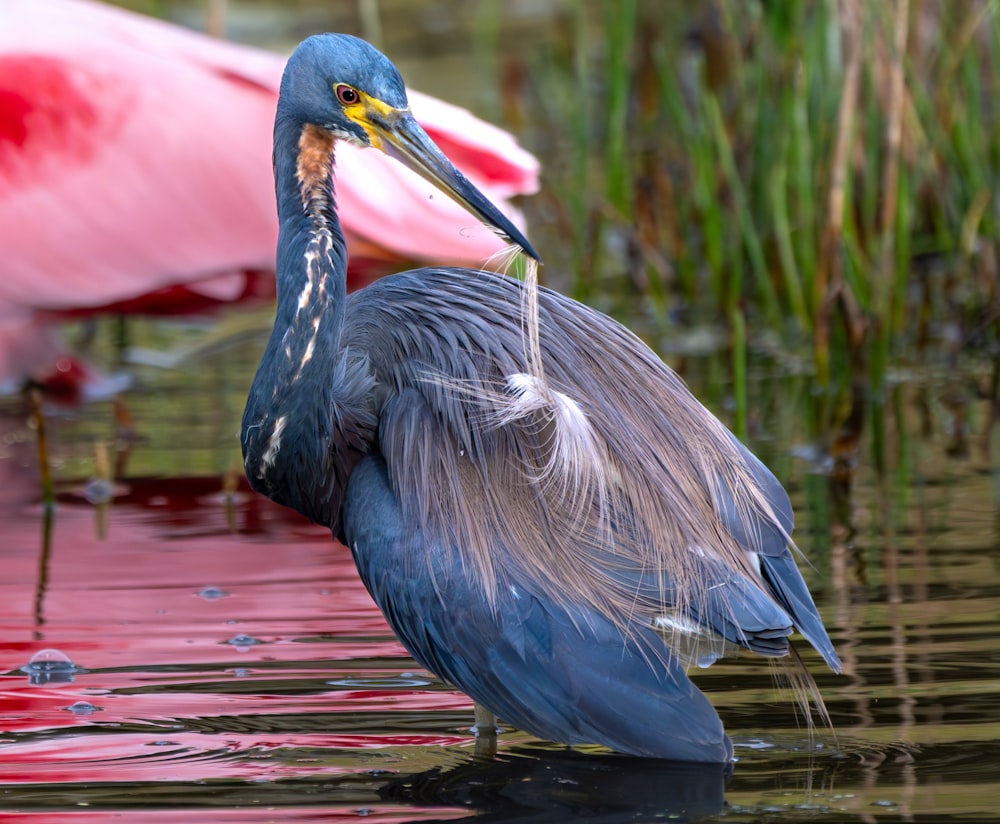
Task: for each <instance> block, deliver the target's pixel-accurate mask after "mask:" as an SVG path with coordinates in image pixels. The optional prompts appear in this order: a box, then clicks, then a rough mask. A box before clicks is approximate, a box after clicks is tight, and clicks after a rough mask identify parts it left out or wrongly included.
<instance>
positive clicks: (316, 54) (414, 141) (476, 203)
mask: <svg viewBox="0 0 1000 824" xmlns="http://www.w3.org/2000/svg"><path fill="white" fill-rule="evenodd" d="M278 116H279V118H281V117H288V118H292V119H294V120H295V121H296V122H299V123H302V124H303V125H311V126H313V127H318V128H320V129H323V130H324V131H326V132H328V133H329V134H330V135H331V136H332V137H333V138H335V139H337V140H345V141H347V142H348V143H353V144H354V145H356V146H362V147H369V146H370V147H373V148H376V149H379V150H380V151H382V152H385V153H386V154H387V155H389V156H390V157H394V158H395V159H396V160H398V161H400V162H401V163H403V164H404V165H405V166H407V167H409V168H410V169H412V170H413V171H415V172H417V174H419V175H421V176H422V177H424V178H425V179H426V180H428V181H430V182H431V183H433V184H434V185H435V186H437V187H438V188H439V189H440V190H441V191H443V192H444V193H445V194H447V195H449V196H450V197H452V198H454V199H455V200H456V201H457V202H458V203H460V204H461V205H462V206H464V207H465V208H466V209H468V210H469V211H470V212H472V213H473V214H474V215H476V217H478V218H479V219H480V220H482V221H483V222H484V223H485V224H486V225H487V226H489V227H491V228H492V229H493V230H494V231H495V232H497V233H498V234H499V235H500V236H501V237H506V238H508V239H509V240H511V241H512V242H513V243H516V244H517V245H518V246H520V247H521V248H522V249H523V250H524V251H525V253H526V254H528V255H530V256H531V257H533V258H535V259H536V260H537V259H538V254H537V253H536V252H535V250H534V249H533V248H532V246H531V244H530V243H529V242H528V241H527V239H526V238H525V237H524V236H523V235H522V234H521V232H520V231H519V230H518V229H517V227H516V226H514V225H513V224H512V223H511V222H510V221H509V220H508V219H507V218H506V217H504V216H503V214H501V213H500V211H499V209H497V208H496V206H494V205H493V204H492V203H491V202H490V201H489V200H488V199H487V198H486V196H485V195H483V194H482V193H481V192H480V191H479V190H478V189H477V188H476V187H475V186H473V185H472V184H471V183H470V182H469V181H468V180H467V179H466V178H465V176H464V175H463V174H462V173H461V172H460V171H459V170H458V169H456V168H455V166H454V165H453V164H452V163H451V161H449V160H448V158H446V157H445V156H444V154H443V153H442V152H441V150H440V149H439V148H438V147H437V146H436V145H435V144H434V141H432V140H431V139H430V137H429V136H428V135H427V133H426V132H425V131H424V130H423V128H422V127H421V126H420V124H419V123H417V121H416V120H415V119H414V118H413V115H412V114H410V108H409V103H408V102H407V99H406V87H405V86H404V85H403V79H402V77H400V75H399V72H398V71H397V70H396V67H395V66H393V65H392V63H390V62H389V60H388V59H387V58H386V57H385V55H383V54H382V53H381V52H380V51H378V49H376V48H375V47H373V46H372V45H370V44H369V43H366V42H365V41H364V40H361V39H359V38H357V37H352V36H351V35H349V34H318V35H315V36H313V37H310V38H308V39H306V40H304V41H303V42H302V43H301V44H300V45H299V47H298V48H297V49H296V50H295V52H294V53H293V54H292V56H291V57H290V58H289V60H288V65H287V66H286V67H285V74H284V77H283V78H282V81H281V95H280V99H279V103H278Z"/></svg>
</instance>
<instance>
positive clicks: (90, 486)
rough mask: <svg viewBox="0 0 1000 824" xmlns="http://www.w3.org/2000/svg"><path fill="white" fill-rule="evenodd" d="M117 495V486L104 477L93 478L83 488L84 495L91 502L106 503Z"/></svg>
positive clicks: (96, 504)
mask: <svg viewBox="0 0 1000 824" xmlns="http://www.w3.org/2000/svg"><path fill="white" fill-rule="evenodd" d="M114 496H115V487H114V484H112V483H111V481H109V480H106V479H104V478H91V479H90V480H89V481H87V485H86V486H85V487H84V488H83V497H84V499H85V500H86V501H87V503H89V504H93V505H94V506H98V505H100V504H106V503H108V502H110V501H111V499H112V498H113V497H114Z"/></svg>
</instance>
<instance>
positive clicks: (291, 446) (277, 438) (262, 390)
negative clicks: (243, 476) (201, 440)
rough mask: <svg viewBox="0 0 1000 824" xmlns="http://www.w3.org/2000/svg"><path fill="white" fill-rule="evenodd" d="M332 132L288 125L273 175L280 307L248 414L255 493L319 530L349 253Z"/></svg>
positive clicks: (245, 435) (245, 431)
mask: <svg viewBox="0 0 1000 824" xmlns="http://www.w3.org/2000/svg"><path fill="white" fill-rule="evenodd" d="M333 148H334V140H333V137H332V136H331V135H330V134H329V132H327V131H325V130H323V129H319V128H316V127H313V126H310V125H307V124H301V123H299V124H296V123H294V122H292V121H286V120H283V119H282V118H281V116H280V115H279V118H278V120H277V122H276V124H275V143H274V174H275V191H276V195H277V202H278V217H279V220H280V229H279V238H278V256H277V261H276V277H277V307H276V312H275V323H274V331H273V332H272V334H271V338H270V340H269V341H268V344H267V348H266V349H265V351H264V355H263V357H262V359H261V363H260V366H259V367H258V369H257V374H256V376H255V377H254V381H253V385H252V386H251V389H250V397H249V398H248V400H247V407H246V410H245V412H244V415H243V428H242V433H241V434H242V445H243V455H244V463H245V469H246V472H247V477H248V479H249V480H250V483H251V486H253V487H254V488H255V489H256V490H257V491H259V492H261V493H263V494H265V495H267V496H268V497H270V498H272V499H273V500H276V501H278V502H279V503H282V504H285V505H286V506H290V507H292V508H293V509H296V510H298V511H299V512H302V513H303V514H305V515H306V516H308V517H310V518H311V519H312V520H314V521H317V522H320V523H327V524H330V523H332V518H333V515H334V513H331V512H330V511H329V503H328V500H329V496H328V495H326V494H325V493H323V492H322V490H317V489H315V488H314V486H315V484H316V482H317V480H316V479H317V478H322V477H324V473H325V475H326V477H331V476H332V473H331V472H329V471H328V470H327V469H326V467H325V464H326V463H327V462H329V460H330V455H331V443H332V441H333V438H334V433H333V432H332V431H331V427H332V420H331V418H332V409H333V406H334V403H335V400H334V399H333V398H332V397H331V392H332V391H334V387H332V386H331V380H332V375H333V373H334V372H335V368H336V364H337V363H338V361H339V359H340V356H341V334H342V329H343V324H344V302H345V298H346V277H347V252H346V248H345V244H344V237H343V234H342V232H341V230H340V223H339V221H338V219H337V212H336V203H335V200H334V187H333V168H332V167H333Z"/></svg>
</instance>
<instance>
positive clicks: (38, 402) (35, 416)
mask: <svg viewBox="0 0 1000 824" xmlns="http://www.w3.org/2000/svg"><path fill="white" fill-rule="evenodd" d="M28 403H29V405H30V406H31V425H32V427H33V428H34V430H35V442H36V444H37V448H38V474H39V477H40V479H41V484H42V504H43V505H44V507H45V512H46V515H47V516H48V517H51V514H52V510H54V509H55V505H56V495H55V487H54V486H53V485H52V469H51V467H50V465H49V442H48V439H47V438H46V437H45V412H44V410H43V409H42V393H41V392H40V391H39V390H38V389H36V388H35V387H32V388H30V389H29V390H28Z"/></svg>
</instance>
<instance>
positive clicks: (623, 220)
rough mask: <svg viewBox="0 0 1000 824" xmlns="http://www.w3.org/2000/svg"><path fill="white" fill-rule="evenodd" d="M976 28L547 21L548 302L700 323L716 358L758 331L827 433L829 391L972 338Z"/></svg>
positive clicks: (983, 275) (780, 13)
mask: <svg viewBox="0 0 1000 824" xmlns="http://www.w3.org/2000/svg"><path fill="white" fill-rule="evenodd" d="M997 13H998V9H997V3H996V2H991V0H969V2H966V3H938V4H926V3H923V4H917V3H908V2H901V0H893V2H888V3H869V2H863V0H840V2H834V0H801V1H800V2H789V3H757V2H744V1H743V0H717V2H715V3H714V4H696V3H679V4H671V13H670V14H666V13H665V11H664V5H663V4H661V3H659V2H654V0H630V2H626V3H620V2H613V0H606V2H590V3H587V2H581V3H579V4H576V5H572V6H570V10H569V12H568V13H567V14H568V18H567V25H566V26H564V27H563V31H564V33H565V34H564V37H565V39H564V41H563V42H560V43H557V44H554V45H553V46H552V47H551V48H550V50H549V51H547V52H546V53H545V54H544V56H543V57H542V58H540V59H539V60H538V61H537V63H536V64H535V65H534V67H533V68H534V71H533V72H532V77H533V78H536V79H537V85H536V89H537V91H538V94H537V101H538V104H539V109H540V112H541V129H542V130H543V131H544V134H545V135H546V136H547V138H548V139H549V140H554V141H556V145H555V147H554V148H555V150H556V152H555V156H557V157H560V158H561V159H560V160H557V161H556V162H554V163H552V164H547V166H546V173H547V181H546V182H547V188H548V189H549V190H550V191H551V192H553V193H555V195H554V196H553V197H552V198H551V199H550V201H548V205H549V206H551V207H552V209H551V214H554V215H555V217H554V218H552V220H553V221H554V223H555V231H556V232H557V233H558V234H559V237H560V243H561V244H563V245H565V244H569V246H570V248H571V251H570V252H569V258H570V261H569V263H570V265H571V267H572V271H573V272H574V273H575V281H574V282H573V283H572V284H570V286H571V288H573V289H574V290H575V292H576V294H577V295H578V296H579V297H582V298H584V299H590V300H612V298H609V297H608V296H609V295H617V296H619V298H620V297H621V296H622V295H631V296H632V297H634V298H638V299H639V300H641V301H645V302H646V304H647V307H651V308H652V309H653V314H654V315H655V316H656V317H658V318H661V319H662V318H666V317H667V316H668V315H669V314H671V313H676V312H682V313H684V314H685V315H687V316H694V317H700V318H703V319H704V318H707V319H717V320H718V321H719V322H721V323H725V324H727V325H728V326H729V328H730V330H731V332H732V335H733V351H734V353H738V352H739V351H740V350H741V348H742V347H743V346H744V345H745V344H746V343H747V340H748V339H749V341H751V342H752V340H753V338H754V335H755V333H759V332H760V331H761V330H764V329H766V330H770V331H771V332H773V333H777V334H778V335H779V337H780V339H781V340H783V341H784V342H785V345H800V344H808V345H810V346H811V350H812V357H813V368H814V370H815V376H816V383H817V385H818V387H820V388H821V389H823V388H825V389H826V391H827V392H828V393H829V394H830V399H829V402H827V403H826V410H825V412H823V413H822V414H821V416H820V417H825V418H826V426H827V427H828V426H830V425H831V424H833V423H835V422H836V420H837V415H838V413H837V411H836V410H837V408H838V401H837V400H836V397H837V396H838V395H840V394H841V393H844V392H849V391H850V387H851V386H853V385H854V384H855V383H856V382H858V381H861V382H862V383H863V384H864V385H866V386H867V387H868V390H869V391H870V392H872V393H873V397H876V398H877V397H878V395H879V394H880V393H881V391H882V390H883V388H884V387H885V385H886V381H887V380H889V375H890V373H891V367H892V365H893V364H894V363H898V362H900V361H905V360H907V359H911V358H913V357H914V353H915V352H916V353H918V355H919V356H920V357H929V356H930V355H931V352H930V348H928V347H931V348H932V347H933V343H934V341H933V335H934V333H933V330H934V329H935V328H937V327H939V326H940V325H942V324H951V325H954V326H955V327H956V328H958V329H959V333H960V334H968V336H969V340H970V343H971V344H978V345H980V346H992V345H995V344H996V342H997V337H998V329H997V327H998V326H1000V320H998V318H997V312H996V308H995V304H996V303H997V299H996V296H997V295H998V294H1000V286H998V282H997V271H996V270H997V266H996V257H997V255H996V253H995V252H994V251H993V247H994V246H995V245H996V242H997V240H998V231H1000V227H998V216H997V206H996V202H995V199H994V196H993V195H991V194H990V193H992V192H996V191H997V190H998V184H1000V180H998V176H1000V173H998V168H1000V123H998V122H997V116H996V111H995V105H996V101H997V100H1000V22H998V17H997ZM560 134H562V135H564V137H562V138H560V137H559V135H560ZM560 139H561V140H562V141H563V143H562V144H560V142H559V141H560ZM562 229H565V230H566V231H562ZM928 261H936V264H935V265H933V266H928V265H927V264H928ZM918 264H919V265H918ZM928 271H930V273H929V274H928ZM942 271H943V274H942ZM918 319H922V320H919V322H918ZM744 324H745V326H744ZM921 330H922V331H921ZM928 330H930V331H928ZM736 356H738V355H736ZM741 414H743V413H741Z"/></svg>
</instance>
